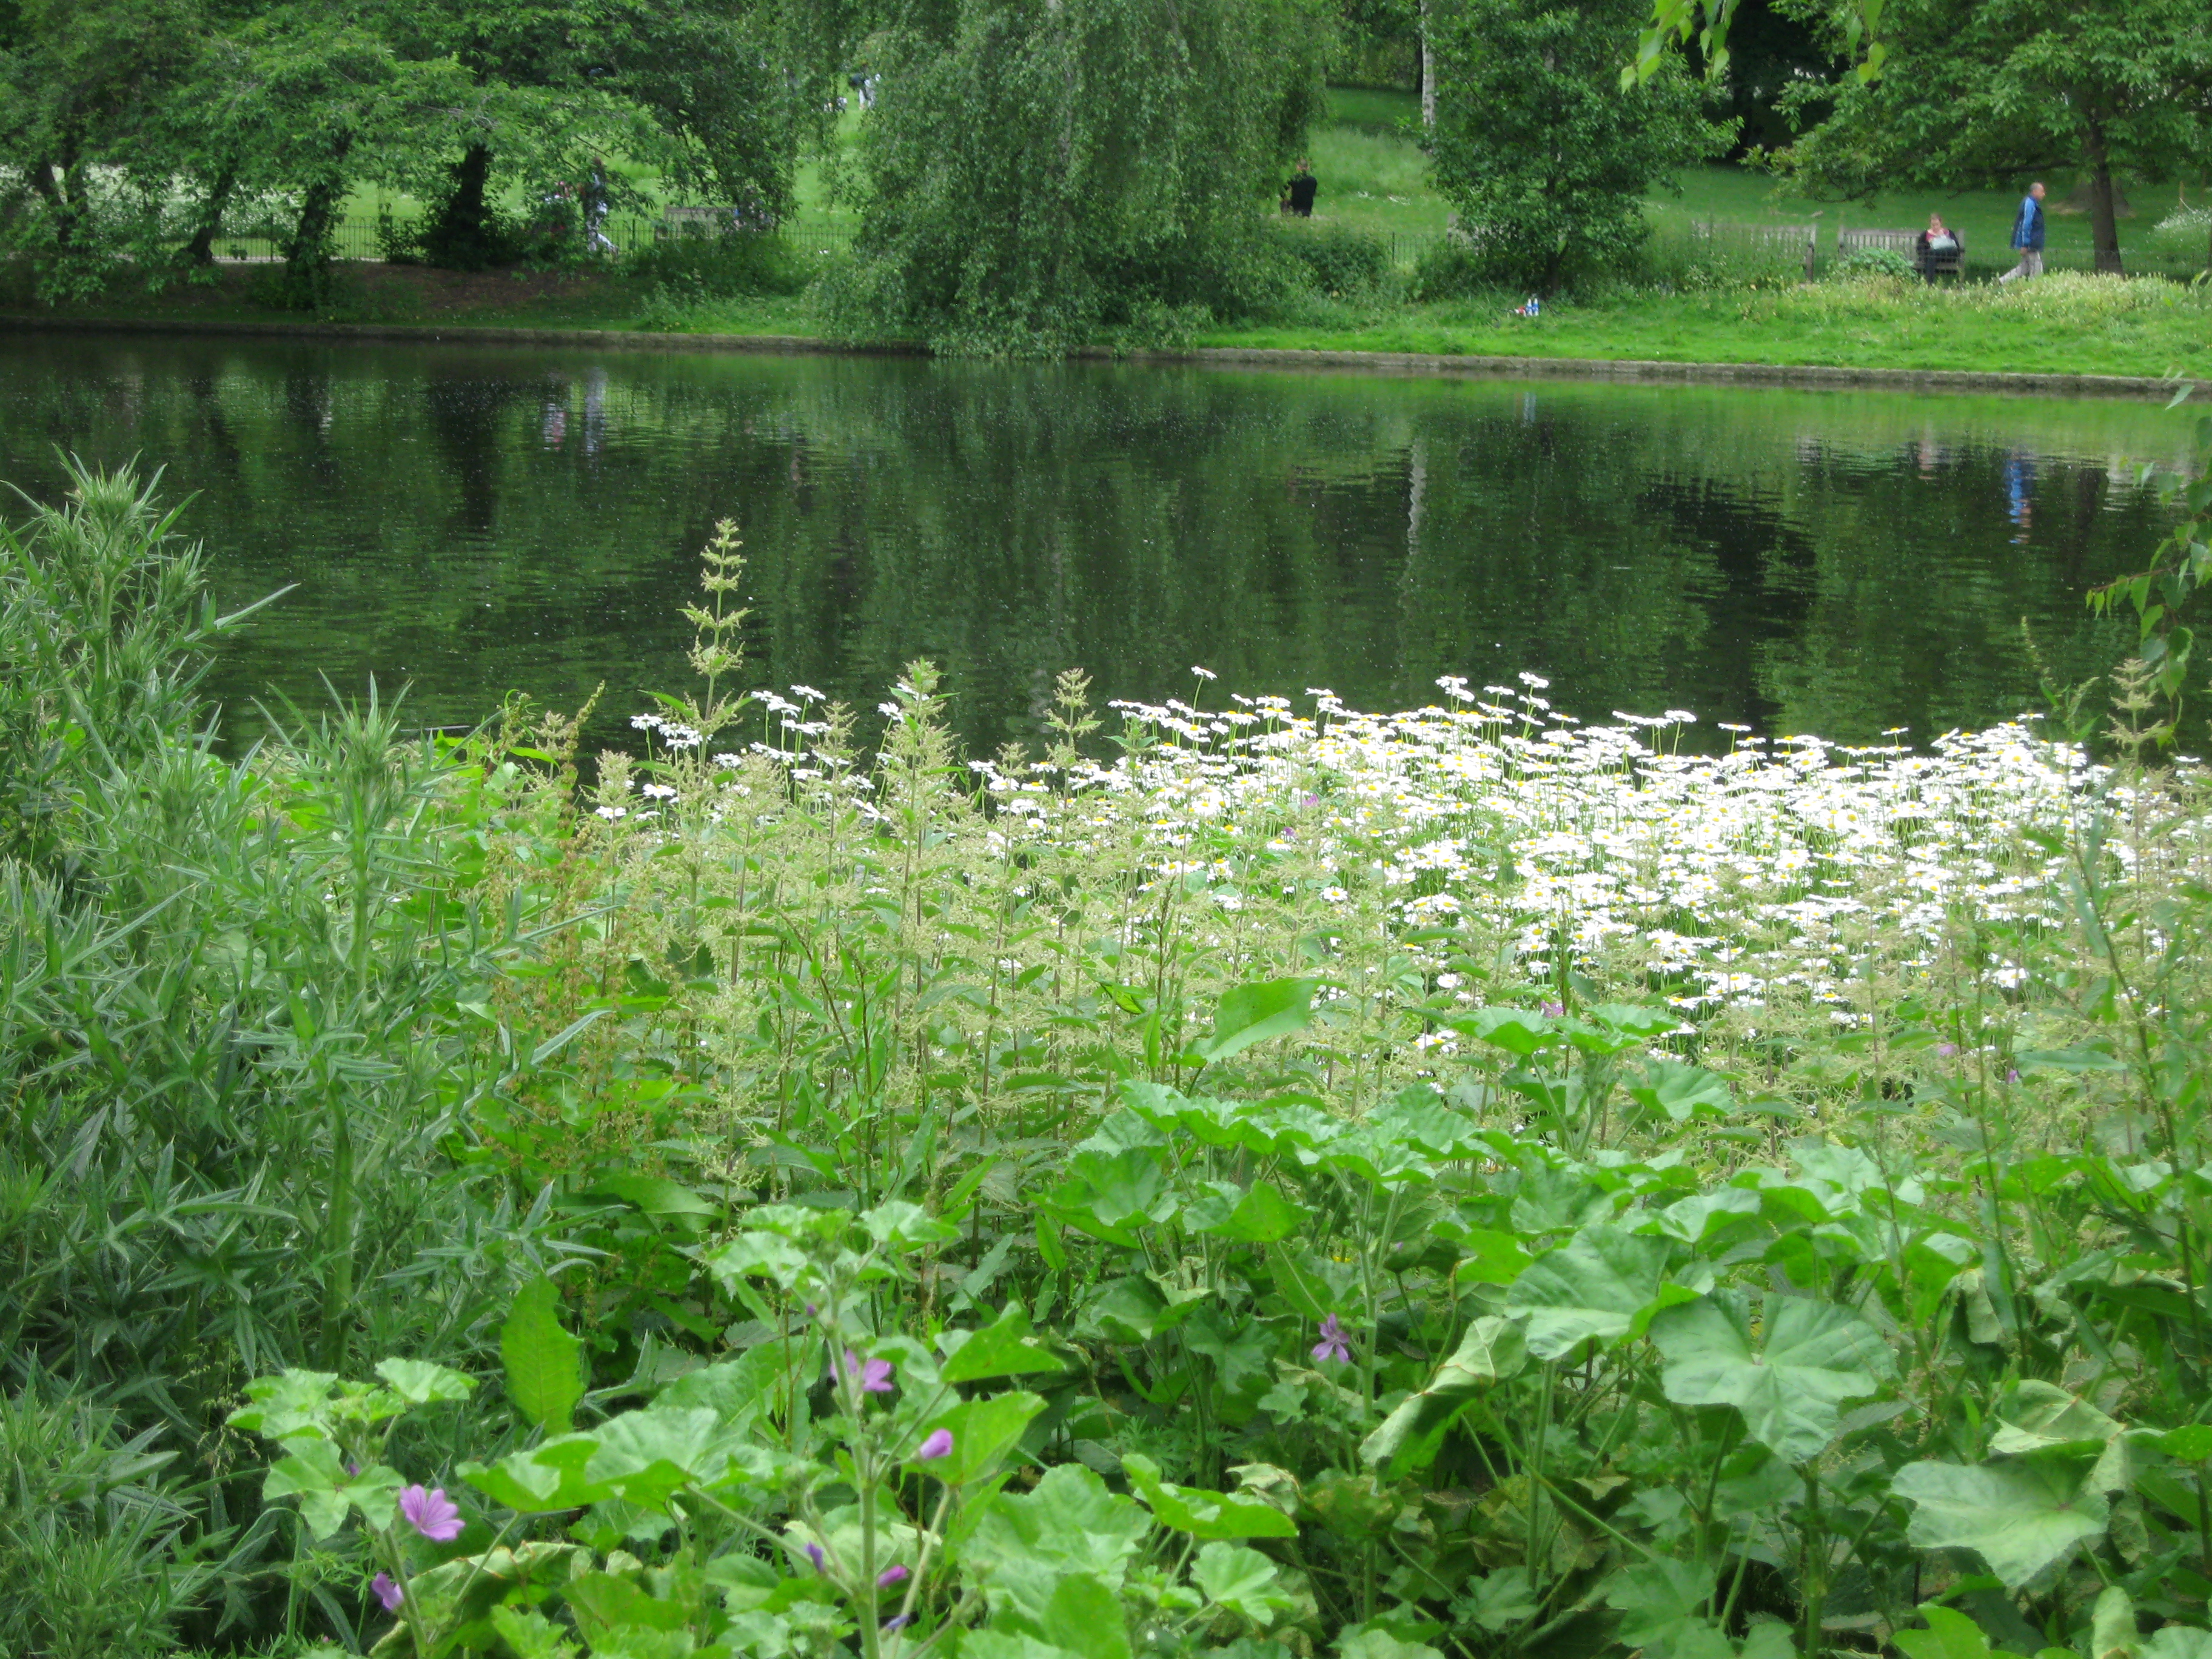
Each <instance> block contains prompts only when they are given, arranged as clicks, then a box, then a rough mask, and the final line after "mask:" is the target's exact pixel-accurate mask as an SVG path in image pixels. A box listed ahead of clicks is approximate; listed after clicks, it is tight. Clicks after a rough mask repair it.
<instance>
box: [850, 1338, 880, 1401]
mask: <svg viewBox="0 0 2212 1659" xmlns="http://www.w3.org/2000/svg"><path fill="white" fill-rule="evenodd" d="M845 1376H846V1378H847V1380H848V1381H850V1382H854V1383H859V1384H860V1392H861V1393H862V1394H889V1393H890V1391H891V1362H890V1360H888V1359H863V1358H860V1355H858V1354H856V1353H854V1352H853V1351H852V1350H851V1349H850V1348H848V1349H846V1350H845Z"/></svg>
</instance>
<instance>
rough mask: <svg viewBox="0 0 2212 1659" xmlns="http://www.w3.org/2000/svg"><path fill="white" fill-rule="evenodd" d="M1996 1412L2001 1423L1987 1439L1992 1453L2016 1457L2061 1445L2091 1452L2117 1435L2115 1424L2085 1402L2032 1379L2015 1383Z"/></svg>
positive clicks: (2119, 1429) (2097, 1449) (2059, 1389)
mask: <svg viewBox="0 0 2212 1659" xmlns="http://www.w3.org/2000/svg"><path fill="white" fill-rule="evenodd" d="M1998 1411H1999V1415H2000V1417H2001V1419H2002V1420H2001V1421H2000V1422H1999V1424H1998V1425H1997V1431H1996V1433H1995V1434H1994V1435H1992V1436H1990V1450H1991V1451H1993V1452H1999V1453H2004V1454H2017V1453H2021V1452H2032V1451H2045V1450H2049V1449H2053V1448H2057V1447H2061V1446H2068V1447H2073V1448H2075V1449H2081V1450H2086V1451H2091V1452H2095V1451H2100V1450H2101V1449H2103V1448H2104V1447H2105V1446H2106V1444H2107V1443H2110V1442H2111V1441H2112V1439H2114V1438H2115V1437H2118V1435H2119V1434H2120V1432H2121V1428H2120V1425H2119V1424H2118V1423H2116V1422H2114V1421H2113V1420H2112V1419H2111V1418H2109V1417H2107V1416H2106V1414H2105V1413H2102V1412H2100V1411H2099V1410H2098V1409H2097V1408H2096V1407H2094V1406H2092V1405H2090V1404H2089V1403H2088V1402H2087V1401H2084V1400H2081V1399H2077V1398H2076V1397H2075V1396H2074V1395H2070V1394H2069V1393H2068V1392H2067V1391H2066V1390H2065V1389H2062V1388H2059V1387H2058V1386H2057V1385H2056V1384H2055V1383H2044V1382H2039V1381H2038V1380H2036V1379H2033V1378H2029V1379H2027V1380H2026V1381H2023V1382H2021V1383H2017V1384H2015V1386H2014V1387H2013V1389H2012V1390H2011V1391H2010V1393H2009V1394H2008V1395H2006V1397H2005V1400H2004V1402H2003V1404H2002V1406H2000V1407H1999V1408H1998Z"/></svg>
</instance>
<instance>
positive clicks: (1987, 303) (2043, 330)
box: [1198, 275, 2212, 376]
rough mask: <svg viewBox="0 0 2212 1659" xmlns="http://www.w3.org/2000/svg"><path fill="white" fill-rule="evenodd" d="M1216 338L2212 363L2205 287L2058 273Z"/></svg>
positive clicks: (2057, 367)
mask: <svg viewBox="0 0 2212 1659" xmlns="http://www.w3.org/2000/svg"><path fill="white" fill-rule="evenodd" d="M1198 339H1199V343H1201V344H1205V345H1212V346H1252V347H1271V348H1297V349H1322V350H1333V351H1414V352H1441V353H1475V354H1494V355H1498V356H1534V357H1589V358H1613V359H1629V360H1650V361H1656V362H1729V363H1750V362H1761V363H1782V364H1792V365H1800V364H1802V365H1838V366H1844V367H1854V368H1902V369H1919V368H1929V369H1966V370H1974V371H1979V372H1988V371H2013V372H2019V373H2032V374H2142V375H2159V374H2166V373H2168V372H2170V371H2172V370H2176V369H2179V370H2180V371H2181V372H2183V373H2185V374H2192V375H2200V376H2202V375H2207V374H2212V290H2208V289H2203V288H2196V289H2190V288H2185V287H2182V286H2180V285H2178V284H2175V283H2169V282H2165V281H2162V280H2158V279H2152V280H2148V281H2142V282H2122V281H2118V280H2114V279H2110V278H2100V277H2087V276H2072V275H2057V276H2046V277H2045V278H2043V279H2042V280H2041V281H2040V282H2038V283H2029V284H2023V285H2020V286H2016V287H2011V288H2002V289H2000V288H1996V287H1991V286H1987V285H1984V286H1978V287H1967V288H1961V289H1929V288H1928V287H1925V286H1924V285H1923V284H1920V283H1911V282H1897V281H1893V280H1888V279H1881V278H1875V279H1869V280H1863V281H1851V282H1832V283H1805V284H1799V283H1784V284H1779V285H1775V286H1771V287H1763V288H1759V289H1754V290H1752V291H1748V292H1746V291H1734V292H1730V291H1720V292H1713V293H1705V294H1652V293H1636V292H1629V293H1624V294H1622V295H1620V296H1619V297H1617V298H1613V299H1609V300H1601V301H1594V302H1585V303H1575V302H1571V301H1569V302H1562V303H1556V304H1553V305H1551V306H1549V307H1546V308H1545V310H1544V312H1543V313H1542V314H1541V316H1539V317H1536V318H1525V317H1521V316H1516V315H1515V314H1513V313H1512V309H1511V302H1510V298H1509V296H1506V295H1492V296H1489V297H1488V298H1486V299H1484V300H1480V301H1446V302H1442V303H1438V304H1433V305H1426V306H1420V305H1401V306H1380V305H1378V306H1376V307H1372V308H1368V309H1363V308H1361V307H1353V306H1329V305H1325V304H1316V306H1314V307H1312V311H1311V315H1310V320H1306V321H1303V322H1301V323H1299V324H1297V325H1279V324H1272V325H1271V324H1258V323H1255V324H1249V325H1237V326H1229V327H1217V328H1212V329H1208V330H1206V331H1203V332H1202V333H1200V335H1199V337H1198Z"/></svg>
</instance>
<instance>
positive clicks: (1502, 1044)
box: [1442, 1008, 1559, 1060]
mask: <svg viewBox="0 0 2212 1659" xmlns="http://www.w3.org/2000/svg"><path fill="white" fill-rule="evenodd" d="M1442 1023H1443V1024H1446V1025H1449V1026H1450V1027H1451V1028H1452V1030H1455V1031H1457V1032H1459V1033H1461V1034H1462V1036H1471V1037H1479V1038H1480V1039H1481V1040H1482V1041H1483V1042H1487V1043H1489V1044H1491V1045H1492V1047H1493V1048H1503V1049H1504V1050H1505V1052H1506V1053H1507V1054H1515V1055H1517V1056H1519V1057H1520V1058H1521V1059H1522V1060H1526V1059H1527V1058H1528V1056H1529V1055H1531V1054H1534V1053H1536V1052H1537V1051H1538V1050H1539V1049H1542V1048H1551V1047H1553V1045H1555V1044H1556V1043H1557V1042H1559V1031H1558V1030H1557V1029H1556V1028H1555V1027H1554V1026H1553V1024H1552V1022H1551V1019H1550V1018H1549V1017H1548V1016H1547V1015H1544V1014H1538V1013H1531V1012H1529V1011H1528V1010H1527V1009H1525V1008H1478V1009H1476V1010H1475V1011H1474V1012H1473V1013H1471V1014H1468V1015H1467V1016H1465V1017H1464V1018H1452V1019H1446V1020H1444V1021H1443V1022H1442Z"/></svg>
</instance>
